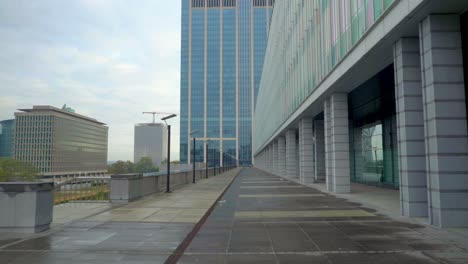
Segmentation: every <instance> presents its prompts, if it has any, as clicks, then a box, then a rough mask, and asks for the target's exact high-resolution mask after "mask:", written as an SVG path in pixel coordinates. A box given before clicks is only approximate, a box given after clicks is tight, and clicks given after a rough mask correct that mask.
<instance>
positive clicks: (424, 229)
mask: <svg viewBox="0 0 468 264" xmlns="http://www.w3.org/2000/svg"><path fill="white" fill-rule="evenodd" d="M222 200H223V201H222V202H221V203H219V204H218V206H217V207H216V208H215V210H214V211H213V212H212V214H211V215H210V217H209V218H208V219H207V221H206V222H205V224H204V225H203V227H202V228H201V230H200V231H199V232H198V234H197V236H196V237H195V238H194V240H193V241H192V242H191V244H190V245H189V247H188V248H187V250H186V251H185V253H184V255H183V256H182V257H181V258H180V261H179V263H256V264H259V263H276V264H282V263H288V264H295V263H329V264H330V263H411V264H418V263H468V250H467V245H461V244H457V242H455V241H453V240H451V239H450V236H449V235H448V234H447V232H446V231H444V230H440V229H436V228H433V227H428V226H423V225H418V224H412V223H407V222H399V221H395V220H392V219H390V218H388V217H385V216H383V215H380V214H378V213H377V212H376V211H375V210H372V209H368V208H365V207H363V206H361V205H360V204H358V203H353V202H349V201H347V200H345V199H343V198H337V197H335V196H333V195H329V194H325V193H322V192H320V191H318V190H316V189H313V188H309V187H305V186H302V185H299V184H297V183H294V182H292V181H288V180H285V179H282V178H280V177H277V176H274V175H271V174H269V173H267V172H263V171H260V170H257V169H244V170H243V171H241V173H240V174H239V176H238V177H237V178H236V179H235V181H234V182H233V184H232V185H231V187H230V188H229V189H228V191H227V192H226V193H225V195H224V196H223V198H222Z"/></svg>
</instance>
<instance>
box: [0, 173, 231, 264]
mask: <svg viewBox="0 0 468 264" xmlns="http://www.w3.org/2000/svg"><path fill="white" fill-rule="evenodd" d="M237 173H238V170H237V169H236V170H232V171H229V172H226V173H224V174H221V175H218V176H216V177H210V178H209V179H202V180H199V181H198V182H197V184H191V183H190V184H187V185H185V186H184V187H182V188H180V189H177V190H175V191H173V192H172V193H170V194H166V193H161V194H156V195H151V196H148V197H146V198H144V199H141V200H138V201H135V202H132V203H130V204H128V205H124V206H119V207H115V208H110V209H109V208H107V207H106V208H101V209H109V210H106V211H104V212H100V211H99V210H98V209H99V208H97V207H96V206H92V208H88V207H86V206H85V205H83V204H81V205H78V204H73V205H72V206H71V207H65V205H64V206H63V207H64V208H65V209H66V210H65V209H64V208H62V210H61V211H60V214H58V215H56V218H57V219H60V220H62V221H63V222H65V224H64V225H61V226H56V227H55V228H53V229H51V230H49V231H47V232H43V233H39V234H36V235H33V236H31V235H24V234H6V233H0V264H7V263H8V264H10V263H11V264H24V263H33V264H48V263H66V264H75V263H76V264H78V263H80V264H83V263H90V264H94V263H95V264H98V263H99V264H105V263H108V264H111V263H112V264H120V263H122V264H124V263H125V264H133V263H134V264H146V263H164V262H165V261H166V259H167V258H168V257H169V256H170V255H171V254H172V253H173V252H174V250H175V249H176V248H177V247H178V246H179V244H180V243H181V242H182V241H183V240H184V239H185V237H186V236H187V235H188V234H189V233H190V232H191V231H192V229H193V227H194V225H195V224H196V223H197V222H198V221H199V220H200V219H201V217H202V216H203V215H204V214H205V213H206V212H207V210H208V209H209V208H210V207H211V206H212V205H213V204H214V203H215V201H216V199H217V198H218V197H219V196H220V195H221V194H222V192H223V190H224V189H226V188H227V186H228V185H229V183H231V182H232V180H233V178H234V177H235V175H237ZM90 209H92V210H91V211H92V212H94V211H93V210H98V211H97V212H95V213H94V214H92V215H91V216H88V217H84V218H83V216H84V215H90V214H89V212H90ZM76 210H82V211H81V212H76ZM67 212H68V214H67ZM67 215H68V217H67ZM77 215H78V216H79V217H77ZM70 219H79V220H77V221H72V222H68V221H69V220H70Z"/></svg>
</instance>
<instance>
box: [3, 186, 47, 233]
mask: <svg viewBox="0 0 468 264" xmlns="http://www.w3.org/2000/svg"><path fill="white" fill-rule="evenodd" d="M53 190H54V183H52V182H0V232H21V233H37V232H41V231H44V230H46V229H49V226H50V223H51V222H52V214H53V208H54V194H53Z"/></svg>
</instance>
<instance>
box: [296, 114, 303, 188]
mask: <svg viewBox="0 0 468 264" xmlns="http://www.w3.org/2000/svg"><path fill="white" fill-rule="evenodd" d="M301 127H302V124H301V122H300V121H299V131H298V138H299V142H298V146H297V149H298V151H299V153H298V154H299V158H298V160H299V167H298V169H299V172H298V174H299V182H302V183H303V182H304V171H303V169H302V154H301V153H302V152H303V145H302V141H303V139H302V137H303V135H302V134H301Z"/></svg>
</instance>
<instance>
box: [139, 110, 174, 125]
mask: <svg viewBox="0 0 468 264" xmlns="http://www.w3.org/2000/svg"><path fill="white" fill-rule="evenodd" d="M143 114H151V115H153V124H154V123H155V122H156V115H172V114H173V113H163V112H143Z"/></svg>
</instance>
